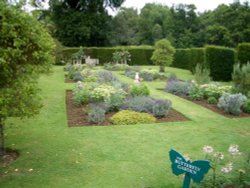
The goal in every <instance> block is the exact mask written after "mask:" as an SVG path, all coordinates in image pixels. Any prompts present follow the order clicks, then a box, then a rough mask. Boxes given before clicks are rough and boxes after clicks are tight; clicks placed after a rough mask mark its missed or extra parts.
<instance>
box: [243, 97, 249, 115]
mask: <svg viewBox="0 0 250 188" xmlns="http://www.w3.org/2000/svg"><path fill="white" fill-rule="evenodd" d="M243 112H246V113H248V114H250V99H248V100H247V101H246V102H245V103H244V105H243Z"/></svg>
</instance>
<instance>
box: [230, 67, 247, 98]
mask: <svg viewBox="0 0 250 188" xmlns="http://www.w3.org/2000/svg"><path fill="white" fill-rule="evenodd" d="M232 78H233V82H234V88H235V89H236V91H238V92H241V93H243V94H245V95H247V96H250V63H247V64H245V65H242V67H240V65H239V64H236V65H234V71H233V74H232Z"/></svg>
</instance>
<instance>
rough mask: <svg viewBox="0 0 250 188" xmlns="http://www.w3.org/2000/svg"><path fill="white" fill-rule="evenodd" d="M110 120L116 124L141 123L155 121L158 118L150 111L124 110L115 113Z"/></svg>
mask: <svg viewBox="0 0 250 188" xmlns="http://www.w3.org/2000/svg"><path fill="white" fill-rule="evenodd" d="M110 121H111V123H112V124H115V125H130V124H141V123H155V122H156V118H155V117H154V116H152V115H150V114H148V113H142V112H134V111H130V110H122V111H120V112H118V113H116V114H115V115H113V116H112V117H111V118H110Z"/></svg>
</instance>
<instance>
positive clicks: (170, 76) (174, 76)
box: [168, 73, 178, 82]
mask: <svg viewBox="0 0 250 188" xmlns="http://www.w3.org/2000/svg"><path fill="white" fill-rule="evenodd" d="M177 80H178V79H177V76H176V74H175V73H171V74H170V75H169V76H168V82H170V81H177Z"/></svg>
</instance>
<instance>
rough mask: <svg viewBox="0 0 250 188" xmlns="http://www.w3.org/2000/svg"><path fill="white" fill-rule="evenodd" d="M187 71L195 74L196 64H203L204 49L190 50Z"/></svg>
mask: <svg viewBox="0 0 250 188" xmlns="http://www.w3.org/2000/svg"><path fill="white" fill-rule="evenodd" d="M188 59H189V70H190V71H191V72H192V73H195V67H196V65H197V64H200V65H202V66H203V65H204V64H205V49H204V48H191V49H190V51H189V58H188Z"/></svg>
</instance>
